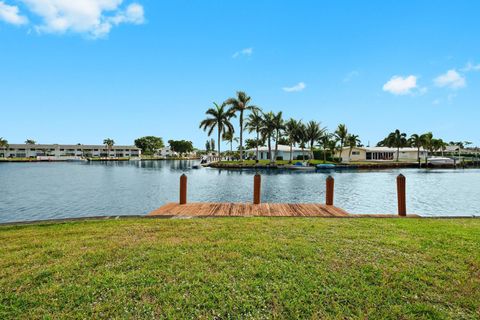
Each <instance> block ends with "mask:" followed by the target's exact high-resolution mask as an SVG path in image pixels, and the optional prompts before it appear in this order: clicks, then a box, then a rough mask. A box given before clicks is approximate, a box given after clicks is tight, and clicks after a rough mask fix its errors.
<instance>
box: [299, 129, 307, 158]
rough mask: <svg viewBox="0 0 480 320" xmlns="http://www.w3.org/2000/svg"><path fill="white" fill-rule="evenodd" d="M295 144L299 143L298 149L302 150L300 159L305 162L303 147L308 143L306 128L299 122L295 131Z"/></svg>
mask: <svg viewBox="0 0 480 320" xmlns="http://www.w3.org/2000/svg"><path fill="white" fill-rule="evenodd" d="M297 142H298V143H299V145H300V148H302V159H303V160H305V146H306V145H307V143H308V137H307V127H306V126H305V124H303V123H302V122H301V121H300V123H299V125H298V130H297Z"/></svg>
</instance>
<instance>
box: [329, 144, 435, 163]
mask: <svg viewBox="0 0 480 320" xmlns="http://www.w3.org/2000/svg"><path fill="white" fill-rule="evenodd" d="M426 155H427V151H425V150H423V148H421V149H420V158H425V156H426ZM336 156H337V157H341V158H342V162H350V161H395V160H396V159H397V148H388V147H355V148H353V149H352V153H351V154H350V148H349V147H344V148H343V150H342V152H341V153H340V152H338V153H337V155H336ZM417 159H418V150H417V148H400V149H399V154H398V160H400V161H417Z"/></svg>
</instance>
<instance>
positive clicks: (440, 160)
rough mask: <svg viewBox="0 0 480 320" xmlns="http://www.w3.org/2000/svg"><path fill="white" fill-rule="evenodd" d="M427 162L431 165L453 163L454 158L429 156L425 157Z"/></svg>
mask: <svg viewBox="0 0 480 320" xmlns="http://www.w3.org/2000/svg"><path fill="white" fill-rule="evenodd" d="M427 163H428V164H431V165H432V166H445V165H454V164H455V160H454V159H451V158H447V157H431V158H427Z"/></svg>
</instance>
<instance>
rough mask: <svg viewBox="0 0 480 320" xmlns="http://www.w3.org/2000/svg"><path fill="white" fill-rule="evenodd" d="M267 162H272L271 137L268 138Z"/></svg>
mask: <svg viewBox="0 0 480 320" xmlns="http://www.w3.org/2000/svg"><path fill="white" fill-rule="evenodd" d="M268 160H270V162H272V141H271V136H270V135H269V136H268Z"/></svg>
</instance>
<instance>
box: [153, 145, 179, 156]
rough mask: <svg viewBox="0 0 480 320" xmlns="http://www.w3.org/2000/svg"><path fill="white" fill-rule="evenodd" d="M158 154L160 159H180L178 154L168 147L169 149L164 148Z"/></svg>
mask: <svg viewBox="0 0 480 320" xmlns="http://www.w3.org/2000/svg"><path fill="white" fill-rule="evenodd" d="M157 154H158V155H159V156H160V157H164V158H167V157H178V153H177V152H175V151H173V150H172V149H171V148H170V146H167V147H164V148H162V149H160V150H158V152H157Z"/></svg>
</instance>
